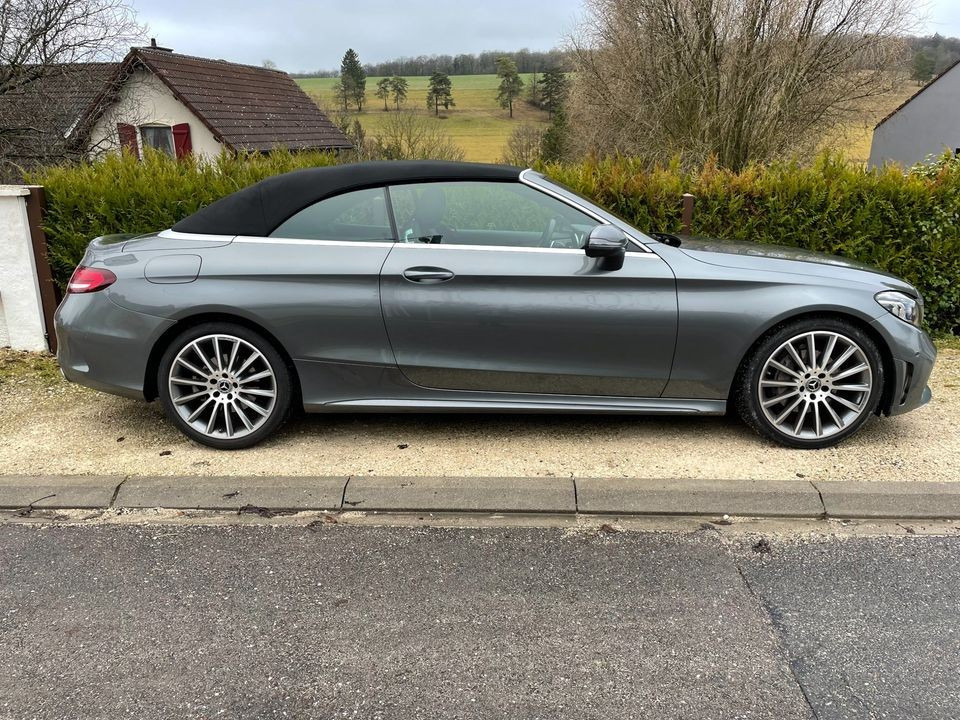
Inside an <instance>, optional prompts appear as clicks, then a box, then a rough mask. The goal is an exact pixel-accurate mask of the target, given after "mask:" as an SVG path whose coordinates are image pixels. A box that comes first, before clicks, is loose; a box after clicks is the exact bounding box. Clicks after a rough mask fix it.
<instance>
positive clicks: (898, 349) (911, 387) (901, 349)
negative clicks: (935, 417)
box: [873, 314, 937, 415]
mask: <svg viewBox="0 0 960 720" xmlns="http://www.w3.org/2000/svg"><path fill="white" fill-rule="evenodd" d="M873 327H874V328H875V329H876V330H877V332H879V333H880V334H881V335H882V336H883V337H884V339H885V340H886V341H887V347H889V348H890V354H891V356H892V358H893V379H892V381H890V380H888V383H887V392H886V393H885V394H884V401H883V404H882V405H881V408H880V409H881V411H882V412H883V413H884V414H885V415H901V414H902V413H905V412H910V411H911V410H916V409H917V408H918V407H921V406H922V405H926V404H927V403H928V402H930V400H931V398H932V397H933V394H932V393H931V392H930V388H929V387H928V386H927V382H928V381H929V380H930V373H931V372H932V371H933V365H934V363H935V362H936V360H937V348H936V346H935V345H934V344H933V341H932V340H930V337H929V336H928V335H927V334H926V333H925V332H924V331H923V330H920V329H919V328H915V327H914V326H913V325H910V324H908V323H905V322H903V321H902V320H900V319H898V318H896V317H894V316H893V315H889V314H888V315H886V316H883V317H879V318H877V319H876V320H874V321H873Z"/></svg>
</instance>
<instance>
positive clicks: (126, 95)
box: [90, 69, 222, 159]
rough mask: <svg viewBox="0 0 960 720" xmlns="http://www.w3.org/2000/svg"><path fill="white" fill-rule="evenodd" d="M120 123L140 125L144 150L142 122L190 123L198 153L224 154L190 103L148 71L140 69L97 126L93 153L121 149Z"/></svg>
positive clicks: (191, 139)
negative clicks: (184, 102)
mask: <svg viewBox="0 0 960 720" xmlns="http://www.w3.org/2000/svg"><path fill="white" fill-rule="evenodd" d="M117 123H127V124H130V125H135V126H137V145H138V147H140V150H141V152H142V149H143V148H142V138H141V137H140V130H139V126H140V125H169V126H171V127H172V126H174V125H179V124H180V123H187V124H188V125H189V126H190V142H191V144H192V145H193V152H194V154H196V155H198V156H200V157H203V158H207V159H210V158H214V157H216V156H217V155H219V154H220V150H221V148H222V145H221V144H220V143H219V142H217V140H216V139H215V138H214V137H213V133H212V132H210V130H209V129H208V128H207V126H206V125H204V124H203V123H202V122H200V119H199V118H198V117H197V116H196V115H194V114H193V113H192V112H191V111H190V110H189V108H187V106H186V105H184V104H183V103H181V102H180V101H179V100H177V98H176V97H175V96H174V94H173V93H172V92H171V91H170V88H168V87H167V86H166V85H164V84H163V82H162V81H161V80H160V79H159V78H158V77H157V76H156V75H154V74H153V73H151V72H149V71H147V70H143V69H141V70H136V71H134V73H133V74H132V75H131V76H130V77H129V78H128V79H127V81H126V83H124V85H123V88H122V89H121V92H120V98H119V99H118V100H117V102H116V103H115V104H114V105H113V106H112V107H111V108H110V109H108V110H107V111H106V112H105V113H104V114H103V115H102V116H101V118H100V119H99V120H98V121H97V123H96V124H95V125H94V127H93V130H92V132H91V135H90V154H91V155H93V156H96V155H98V154H101V153H103V152H117V151H118V150H119V148H120V136H119V133H118V131H117Z"/></svg>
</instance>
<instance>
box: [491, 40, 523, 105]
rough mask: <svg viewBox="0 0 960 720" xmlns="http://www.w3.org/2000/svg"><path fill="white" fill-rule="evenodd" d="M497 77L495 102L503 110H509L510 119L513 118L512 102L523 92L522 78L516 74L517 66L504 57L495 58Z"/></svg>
mask: <svg viewBox="0 0 960 720" xmlns="http://www.w3.org/2000/svg"><path fill="white" fill-rule="evenodd" d="M497 77H498V78H500V87H499V88H497V102H499V103H500V107H502V108H503V109H505V110H506V109H509V110H510V117H513V101H514V100H516V99H517V98H518V97H520V93H521V92H522V91H523V78H521V77H520V73H518V72H517V64H516V63H515V62H514V61H513V60H511V59H510V58H509V57H507V56H506V55H504V56H502V57H499V58H497Z"/></svg>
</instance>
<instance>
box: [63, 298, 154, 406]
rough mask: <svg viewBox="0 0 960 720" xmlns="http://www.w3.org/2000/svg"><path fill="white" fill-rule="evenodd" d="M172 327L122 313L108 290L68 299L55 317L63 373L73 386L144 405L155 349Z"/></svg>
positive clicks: (130, 311)
mask: <svg viewBox="0 0 960 720" xmlns="http://www.w3.org/2000/svg"><path fill="white" fill-rule="evenodd" d="M172 325H173V321H172V320H165V319H163V318H158V317H154V316H152V315H145V314H143V313H138V312H134V311H132V310H127V309H125V308H122V307H120V306H119V305H117V304H116V303H114V302H112V301H111V300H110V298H109V290H105V291H101V292H95V293H87V294H77V295H67V296H66V297H65V298H64V299H63V302H62V303H60V307H59V308H57V312H56V315H55V316H54V326H55V328H56V332H57V362H59V364H60V371H61V372H62V373H63V376H64V377H65V378H66V379H67V380H69V381H71V382H75V383H78V384H80V385H86V386H87V387H91V388H94V389H95V390H101V391H103V392H108V393H112V394H114V395H122V396H124V397H130V398H136V399H139V400H143V399H144V394H143V385H144V379H145V377H146V371H147V363H148V362H149V359H150V352H151V349H152V348H153V346H154V344H155V343H156V341H157V339H159V337H160V335H162V334H163V332H164V331H165V330H167V329H168V328H169V327H171V326H172Z"/></svg>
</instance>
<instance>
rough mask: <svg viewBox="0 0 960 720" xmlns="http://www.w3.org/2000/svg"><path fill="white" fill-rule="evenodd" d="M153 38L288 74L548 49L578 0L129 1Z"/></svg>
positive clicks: (950, 25)
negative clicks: (357, 62)
mask: <svg viewBox="0 0 960 720" xmlns="http://www.w3.org/2000/svg"><path fill="white" fill-rule="evenodd" d="M132 2H133V5H134V7H136V9H137V11H138V13H139V16H140V20H141V21H142V22H145V23H147V24H148V25H149V28H150V34H151V35H152V36H153V37H156V38H157V42H158V43H159V44H161V45H165V46H167V47H172V48H173V49H174V50H176V51H177V52H182V53H188V54H191V55H200V56H203V57H214V58H223V59H225V60H232V61H234V62H242V63H248V64H253V65H259V64H260V63H261V62H262V61H263V60H264V59H267V58H269V59H271V60H273V61H274V62H276V63H277V64H278V65H279V66H280V67H281V68H282V69H284V70H288V71H291V72H297V71H303V70H316V69H318V68H334V67H337V66H339V64H340V58H341V57H342V56H343V51H344V50H346V49H347V47H353V48H354V49H355V50H356V51H357V52H358V53H359V54H360V59H361V61H363V62H378V61H381V60H390V59H392V58H395V57H399V56H401V55H407V56H411V55H432V54H444V53H448V54H451V55H453V54H456V53H460V52H467V53H476V52H481V51H483V50H519V49H520V48H523V47H527V48H530V49H531V50H549V49H550V48H552V47H556V46H557V45H559V44H560V42H561V40H562V38H563V37H564V34H565V33H566V32H568V31H569V30H570V29H571V28H572V27H573V25H574V21H575V19H576V18H577V16H578V15H579V14H580V13H581V8H582V2H581V0H346V1H343V0H338V1H337V2H333V0H314V1H313V2H309V1H305V0H259V1H258V2H246V0H132ZM927 17H928V22H927V25H926V31H927V32H929V33H933V32H939V33H940V34H942V35H952V36H960V0H929V2H928V3H927Z"/></svg>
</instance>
